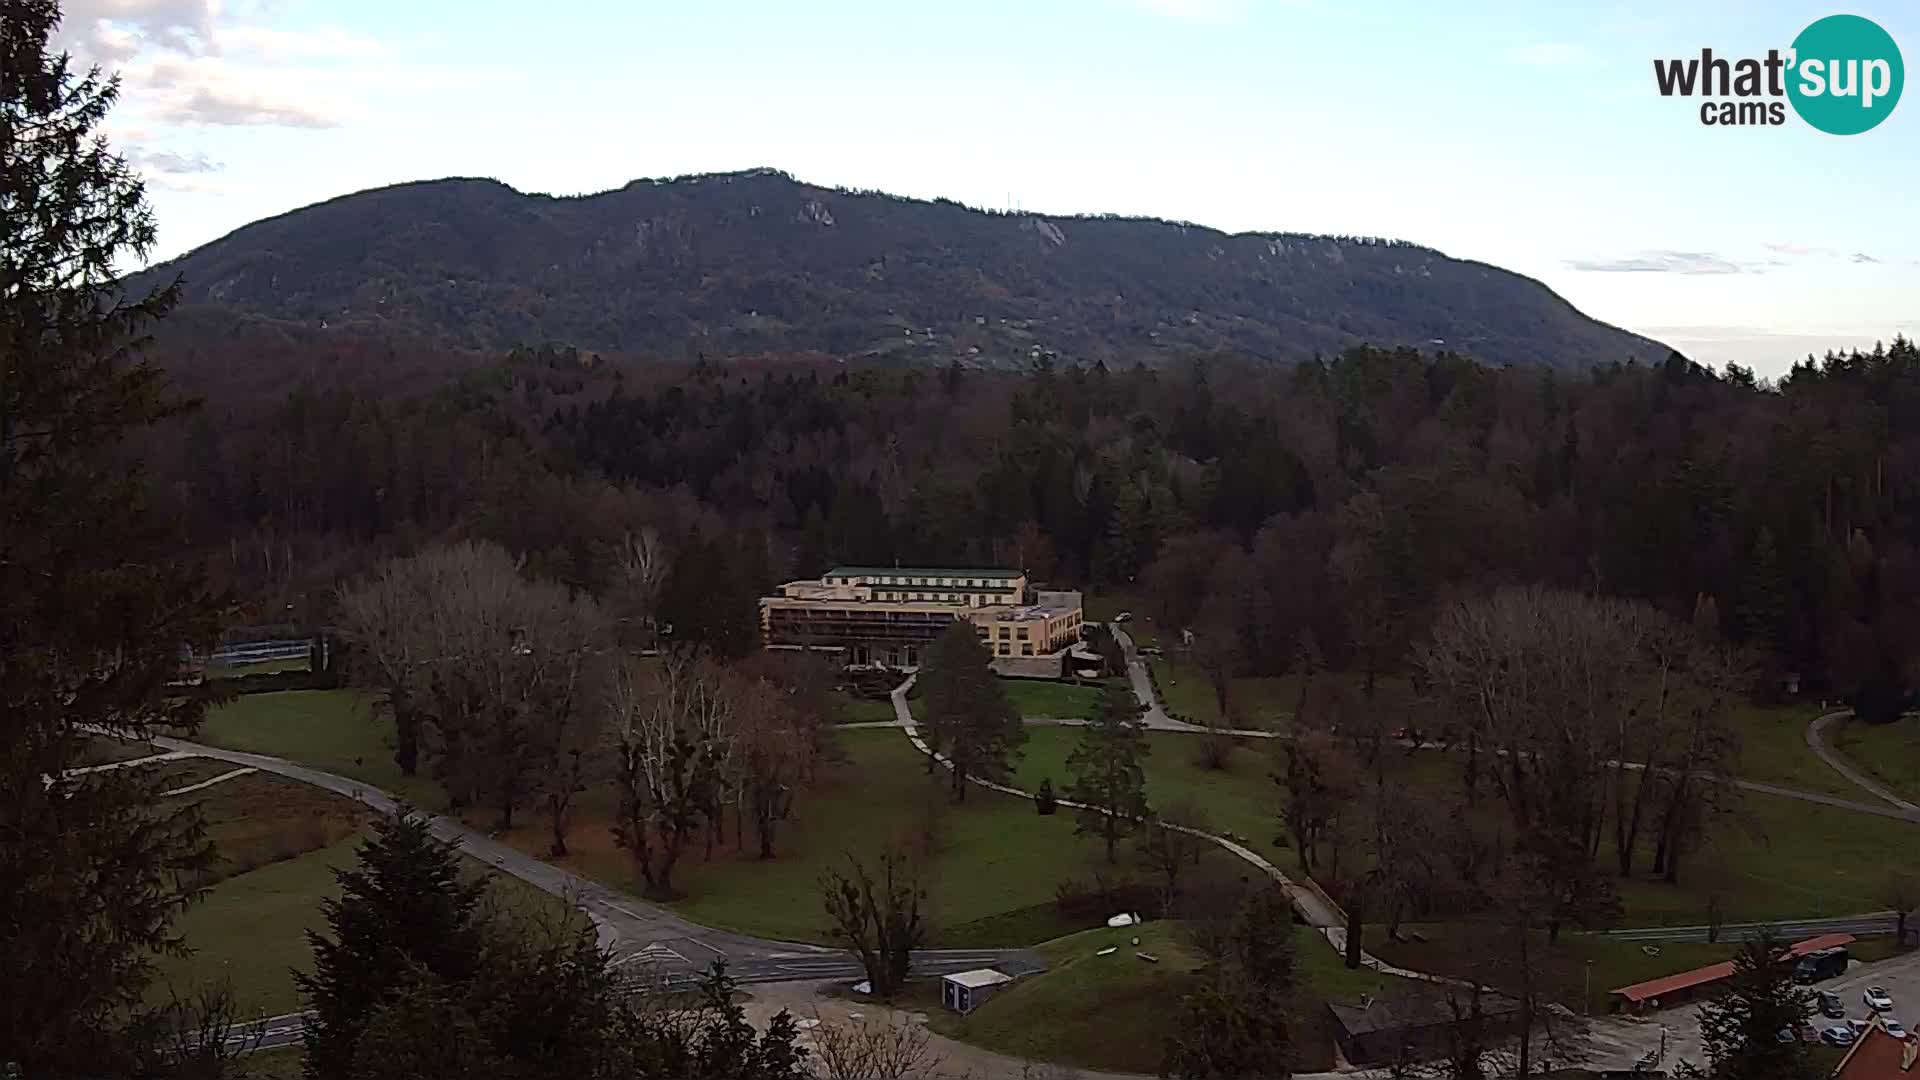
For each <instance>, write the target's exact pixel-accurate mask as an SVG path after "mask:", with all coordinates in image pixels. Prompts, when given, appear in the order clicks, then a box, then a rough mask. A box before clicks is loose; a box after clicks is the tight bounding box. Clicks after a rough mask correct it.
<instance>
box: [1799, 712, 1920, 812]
mask: <svg viewBox="0 0 1920 1080" xmlns="http://www.w3.org/2000/svg"><path fill="white" fill-rule="evenodd" d="M1852 715H1853V710H1852V709H1841V710H1839V711H1838V712H1830V713H1826V714H1825V715H1822V716H1816V717H1814V718H1813V722H1812V723H1810V724H1808V725H1807V747H1808V749H1810V750H1812V751H1813V752H1814V753H1815V754H1818V755H1819V756H1820V760H1821V761H1824V762H1826V763H1827V764H1828V765H1829V766H1831V767H1832V769H1833V771H1834V772H1837V773H1839V774H1840V775H1841V776H1844V777H1846V778H1847V779H1848V780H1849V781H1851V782H1852V783H1853V785H1854V786H1855V787H1857V788H1859V789H1860V790H1862V791H1864V792H1866V793H1867V794H1869V795H1872V796H1873V797H1875V798H1877V799H1882V800H1885V801H1886V802H1889V803H1892V804H1893V805H1894V806H1896V807H1898V808H1899V809H1900V813H1899V814H1897V815H1892V816H1897V817H1905V818H1907V819H1908V820H1910V821H1920V805H1915V804H1914V803H1911V802H1909V801H1907V800H1906V799H1903V798H1901V797H1900V796H1898V795H1896V794H1894V793H1893V792H1892V791H1890V790H1888V789H1887V787H1886V786H1885V785H1883V784H1881V783H1880V782H1879V781H1877V780H1874V779H1872V778H1871V777H1869V776H1867V775H1866V774H1864V773H1862V772H1860V770H1858V769H1856V768H1854V767H1853V764H1852V763H1851V762H1849V761H1848V760H1847V759H1846V758H1844V757H1842V756H1841V755H1840V752H1839V751H1837V750H1835V749H1833V748H1832V747H1831V746H1829V745H1827V728H1829V727H1831V726H1833V722H1834V721H1835V720H1844V719H1846V718H1848V717H1850V716H1852Z"/></svg>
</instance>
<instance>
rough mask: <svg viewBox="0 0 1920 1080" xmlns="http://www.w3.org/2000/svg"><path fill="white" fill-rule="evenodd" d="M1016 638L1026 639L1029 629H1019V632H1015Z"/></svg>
mask: <svg viewBox="0 0 1920 1080" xmlns="http://www.w3.org/2000/svg"><path fill="white" fill-rule="evenodd" d="M1014 636H1016V637H1026V636H1027V628H1026V627H1024V626H1023V627H1021V628H1020V629H1018V630H1016V631H1014Z"/></svg>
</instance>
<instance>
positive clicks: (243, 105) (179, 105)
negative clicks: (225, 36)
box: [155, 86, 340, 128]
mask: <svg viewBox="0 0 1920 1080" xmlns="http://www.w3.org/2000/svg"><path fill="white" fill-rule="evenodd" d="M155 116H156V118H157V119H159V121H160V122H161V123H165V124H182V125H199V126H205V127H291V128H330V127H339V126H340V117H339V115H338V114H336V113H333V112H330V111H329V110H327V109H325V108H316V107H313V106H309V105H303V104H301V103H299V102H296V101H286V100H281V101H275V100H273V99H272V98H269V97H267V96H265V95H264V94H261V93H259V92H256V91H249V90H244V89H236V88H233V87H221V86H196V87H193V88H191V89H189V90H188V91H187V92H186V93H184V94H180V95H176V96H175V97H173V98H172V99H171V100H170V101H168V102H167V103H166V104H165V105H162V106H161V107H160V108H159V109H157V110H156V112H155Z"/></svg>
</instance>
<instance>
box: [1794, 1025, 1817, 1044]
mask: <svg viewBox="0 0 1920 1080" xmlns="http://www.w3.org/2000/svg"><path fill="white" fill-rule="evenodd" d="M1793 1030H1794V1034H1796V1035H1798V1036H1800V1041H1801V1042H1805V1043H1817V1042H1819V1041H1820V1029H1819V1028H1817V1027H1814V1026H1813V1025H1812V1024H1807V1023H1802V1024H1801V1025H1800V1026H1799V1027H1797V1028H1795V1029H1793Z"/></svg>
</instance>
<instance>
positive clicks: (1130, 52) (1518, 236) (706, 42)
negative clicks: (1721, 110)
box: [60, 0, 1920, 375]
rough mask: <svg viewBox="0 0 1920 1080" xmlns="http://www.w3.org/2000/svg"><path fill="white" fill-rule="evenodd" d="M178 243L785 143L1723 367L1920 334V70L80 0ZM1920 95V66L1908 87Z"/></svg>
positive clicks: (1802, 11) (1110, 25) (1046, 5)
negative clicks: (1771, 119)
mask: <svg viewBox="0 0 1920 1080" xmlns="http://www.w3.org/2000/svg"><path fill="white" fill-rule="evenodd" d="M65 11H66V23H65V25H64V26H63V27H62V29H61V32H60V44H61V45H62V46H64V47H65V48H67V49H69V50H70V51H71V52H72V53H73V54H74V55H75V57H76V59H77V60H78V61H80V62H82V63H97V64H100V65H101V66H103V67H105V68H108V69H111V70H116V71H118V72H120V73H121V75H122V78H123V87H122V97H121V101H120V104H119V106H118V107H117V108H116V110H115V111H114V113H113V115H112V116H111V118H110V119H109V121H108V125H107V132H108V135H109V137H110V138H111V140H112V142H113V144H114V145H115V147H116V148H117V149H119V150H120V151H121V152H123V153H124V154H126V156H127V157H128V158H129V160H131V161H132V162H134V163H135V164H136V165H138V166H139V167H140V168H142V170H143V171H144V172H145V173H146V175H147V178H148V184H149V195H150V199H151V201H152V203H153V206H154V209H155V213H156V215H157V217H158V220H159V228H160V237H159V243H158V247H157V248H156V250H155V251H154V252H153V253H152V254H153V258H154V259H156V260H159V259H165V258H170V257H172V256H174V255H178V254H181V253H183V252H185V251H188V250H191V249H192V248H194V247H197V246H199V245H201V244H204V243H207V242H209V241H211V240H214V239H217V238H218V237H220V236H222V235H224V234H226V233H227V232H229V231H231V230H233V229H235V228H238V227H240V226H242V225H245V224H246V223H248V222H250V221H254V220H257V219H259V218H262V217H268V216H272V215H274V214H279V213H284V212H286V211H289V210H293V209H296V208H298V207H301V206H305V205H309V204H311V203H314V202H319V201H322V200H325V199H329V198H332V197H335V196H338V195H343V194H346V193H349V192H353V191H359V190H364V189H367V188H372V187H379V186H382V185H386V184H392V183H399V182H403V181H409V180H420V179H430V178H437V177H444V176H485V177H494V178H497V179H500V180H502V181H505V182H506V183H508V184H511V185H512V186H514V187H515V188H518V189H520V190H522V191H530V192H550V193H555V194H577V193H584V192H593V191H602V190H607V189H610V188H617V187H620V186H622V185H623V184H625V183H626V182H627V181H629V180H632V179H635V178H639V177H657V176H672V175H680V174H686V173H700V172H718V171H724V170H732V169H743V168H752V167H758V166H771V167H774V168H778V169H783V170H785V171H787V172H790V173H792V174H794V175H795V176H796V177H798V178H800V179H802V180H806V181H809V182H813V183H818V184H826V185H837V186H843V187H851V188H867V189H879V190H883V191H889V192H893V193H896V194H901V195H909V196H916V197H923V198H931V197H935V196H942V197H946V198H952V199H957V200H959V201H961V202H964V203H967V204H970V205H975V206H988V207H994V208H1005V207H1008V206H1013V207H1018V208H1020V209H1023V210H1026V211H1029V212H1033V213H1037V214H1068V213H1100V212H1112V213H1120V214H1140V215H1149V216H1154V217H1164V218H1171V219H1177V220H1184V221H1191V222H1197V223H1200V224H1203V225H1209V226H1213V227H1216V228H1221V229H1226V230H1229V231H1235V232H1239V231H1261V232H1279V231H1296V232H1327V233H1348V234H1360V235H1370V236H1388V237H1395V238H1399V239H1405V240H1411V241H1414V242H1416V243H1420V244H1424V245H1427V246H1430V247H1434V248H1437V249H1439V250H1440V251H1442V252H1444V253H1446V254H1448V255H1452V256H1455V257H1458V258H1468V259H1477V260H1481V261H1484V262H1488V263H1493V264H1495V265H1498V266H1502V267H1506V268H1508V269H1511V270H1515V271H1518V272H1520V273H1523V274H1526V275H1528V276H1531V277H1535V278H1538V279H1540V280H1541V281H1544V282H1545V283H1546V284H1547V285H1549V286H1550V287H1552V288H1553V289H1554V290H1555V291H1557V292H1559V293H1560V294H1561V295H1562V296H1564V297H1566V298H1567V299H1568V300H1569V301H1571V302H1572V303H1573V304H1574V305H1575V306H1576V307H1578V308H1580V309H1581V310H1583V311H1585V312H1586V313H1588V314H1589V315H1592V316H1594V317H1596V318H1599V319H1603V320H1605V321H1607V322H1611V323H1615V324H1618V325H1621V326H1625V327H1627V328H1629V329H1632V330H1636V331H1639V332H1641V333H1645V334H1648V335H1650V336H1653V337H1656V338H1658V339H1660V340H1662V341H1665V342H1667V343H1668V344H1671V345H1673V346H1675V347H1676V348H1679V349H1680V350H1681V351H1682V352H1684V353H1686V354H1687V355H1689V356H1691V357H1693V358H1694V359H1696V360H1699V361H1701V362H1703V363H1710V364H1713V365H1715V366H1720V365H1723V364H1725V363H1726V362H1729V361H1733V362H1739V363H1742V364H1745V365H1747V366H1750V367H1753V368H1755V369H1757V370H1758V371H1759V372H1760V374H1762V375H1778V374H1780V373H1781V372H1784V371H1785V370H1786V368H1787V367H1788V366H1789V365H1790V364H1791V363H1792V362H1793V361H1794V360H1796V359H1798V358H1800V357H1802V356H1804V355H1806V354H1807V353H1808V352H1823V351H1825V350H1826V349H1827V348H1830V347H1852V346H1870V345H1871V344H1872V343H1873V342H1874V341H1875V340H1880V339H1890V338H1891V337H1892V336H1893V335H1894V334H1895V333H1904V334H1906V335H1908V336H1920V185H1917V184H1916V178H1917V177H1920V100H1915V101H1910V102H1902V103H1901V104H1900V105H1899V106H1897V107H1896V108H1895V109H1894V111H1893V113H1892V115H1891V116H1889V117H1888V118H1887V119H1886V121H1885V122H1883V123H1881V124H1880V125H1879V126H1878V127H1876V128H1874V129H1873V130H1872V131H1870V132H1867V133H1864V134H1861V135H1855V136H1833V135H1826V134H1823V133H1821V132H1819V131H1816V130H1814V129H1813V128H1811V127H1809V126H1807V125H1805V124H1803V123H1801V122H1800V121H1799V120H1798V119H1797V118H1795V117H1793V116H1792V115H1791V110H1790V109H1789V116H1788V122H1787V123H1786V124H1785V125H1783V126H1779V127H1771V126H1765V127H1761V126H1755V127H1731V128H1723V127H1708V126H1703V125H1702V124H1701V123H1700V120H1699V115H1698V110H1699V103H1698V101H1697V100H1685V99H1680V98H1662V97H1661V96H1660V95H1659V93H1658V92H1657V90H1656V88H1655V83H1654V76H1653V61H1654V60H1655V59H1656V58H1670V57H1684V56H1689V55H1691V56H1698V55H1699V52H1700V50H1701V49H1702V48H1703V47H1711V48H1712V49H1713V50H1714V52H1715V53H1716V54H1717V55H1722V56H1729V57H1735V58H1738V57H1744V56H1760V55H1764V54H1765V52H1766V50H1767V49H1768V48H1780V49H1785V48H1786V47H1787V46H1788V45H1789V44H1790V43H1791V42H1792V40H1793V38H1794V36H1795V35H1796V34H1798V33H1799V31H1800V30H1801V29H1802V28H1803V27H1805V26H1806V25H1807V24H1808V23H1810V22H1812V21H1813V20H1815V19H1817V18H1820V17H1822V16H1825V15H1830V14H1834V13H1836V12H1839V11H1848V12H1851V13H1854V14H1859V15H1864V16H1867V17H1868V18H1871V19H1873V20H1875V21H1876V22H1878V23H1879V24H1880V25H1881V26H1882V27H1884V28H1885V29H1886V30H1887V31H1888V32H1889V33H1891V34H1892V35H1893V38H1894V40H1895V41H1896V42H1898V43H1900V44H1901V45H1902V46H1903V47H1904V49H1905V50H1906V59H1907V60H1908V61H1909V63H1912V62H1915V61H1920V4H1913V3H1911V2H1910V0H1865V2H1861V3H1858V4H1857V5H1856V6H1853V7H1849V8H1834V7H1827V6H1822V5H1819V4H1809V3H1793V2H1784V0H1727V2H1721V0H1696V2H1690V3H1686V4H1674V3H1672V2H1671V0H1668V2H1646V3H1638V2H1618V3H1580V2H1576V0H1566V2H1556V3H1540V2H1524V3H1494V2H1470V0H1454V2H1448V3H1444V4H1438V3H1433V2H1432V0H1014V2H1001V0H966V2H962V3H942V4H934V3H914V2H901V0H813V2H810V3H795V2H792V0H607V2H603V0H548V2H546V3H542V4H523V3H506V2H504V0H325V2H320V0H65ZM1909 96H1913V97H1916V98H1920V91H1917V92H1916V93H1915V94H1913V95H1909Z"/></svg>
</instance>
